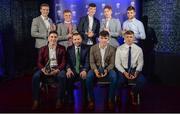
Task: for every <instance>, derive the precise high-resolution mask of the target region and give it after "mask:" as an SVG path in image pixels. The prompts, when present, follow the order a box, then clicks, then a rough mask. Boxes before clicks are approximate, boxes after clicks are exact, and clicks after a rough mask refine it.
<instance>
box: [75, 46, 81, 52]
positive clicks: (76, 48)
mask: <svg viewBox="0 0 180 114" xmlns="http://www.w3.org/2000/svg"><path fill="white" fill-rule="evenodd" d="M78 48H79V53H81V47H80V46H79V47H77V46H75V54H77V52H78Z"/></svg>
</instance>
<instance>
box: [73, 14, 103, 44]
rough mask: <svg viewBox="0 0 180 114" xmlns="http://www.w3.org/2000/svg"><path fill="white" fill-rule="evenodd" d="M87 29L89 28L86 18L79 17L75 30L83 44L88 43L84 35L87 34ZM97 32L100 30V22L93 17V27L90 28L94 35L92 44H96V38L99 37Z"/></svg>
mask: <svg viewBox="0 0 180 114" xmlns="http://www.w3.org/2000/svg"><path fill="white" fill-rule="evenodd" d="M88 28H89V19H88V16H84V17H81V18H80V22H79V25H78V27H77V30H78V32H79V33H80V34H81V36H82V37H83V43H85V44H87V41H88V36H87V35H86V32H88ZM99 30H100V22H99V20H98V19H97V18H95V17H94V21H93V27H92V31H93V33H94V36H93V38H92V40H93V44H96V38H97V37H99Z"/></svg>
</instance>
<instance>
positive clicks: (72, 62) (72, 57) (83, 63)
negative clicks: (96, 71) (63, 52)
mask: <svg viewBox="0 0 180 114" xmlns="http://www.w3.org/2000/svg"><path fill="white" fill-rule="evenodd" d="M75 66H76V54H75V46H74V45H72V46H69V47H68V48H67V66H66V69H68V68H71V70H72V71H74V72H75ZM83 70H84V71H87V72H88V70H89V46H87V45H84V44H81V48H80V72H81V71H83Z"/></svg>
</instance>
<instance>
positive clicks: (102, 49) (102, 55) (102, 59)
mask: <svg viewBox="0 0 180 114" xmlns="http://www.w3.org/2000/svg"><path fill="white" fill-rule="evenodd" d="M99 48H100V53H101V61H102V67H105V65H104V62H105V61H104V55H105V52H106V49H107V46H106V47H104V48H101V47H100V45H99Z"/></svg>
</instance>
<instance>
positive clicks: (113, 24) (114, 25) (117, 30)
mask: <svg viewBox="0 0 180 114" xmlns="http://www.w3.org/2000/svg"><path fill="white" fill-rule="evenodd" d="M105 27H106V20H105V19H103V20H102V22H101V24H100V31H102V30H103V29H104V28H105ZM109 31H110V32H109V34H110V42H109V44H110V45H112V46H114V47H117V46H119V43H118V42H117V38H118V37H119V36H120V35H121V22H120V21H119V19H115V18H112V19H111V20H110V21H109ZM112 38H113V39H112Z"/></svg>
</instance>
